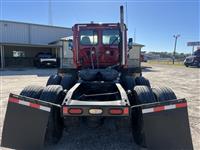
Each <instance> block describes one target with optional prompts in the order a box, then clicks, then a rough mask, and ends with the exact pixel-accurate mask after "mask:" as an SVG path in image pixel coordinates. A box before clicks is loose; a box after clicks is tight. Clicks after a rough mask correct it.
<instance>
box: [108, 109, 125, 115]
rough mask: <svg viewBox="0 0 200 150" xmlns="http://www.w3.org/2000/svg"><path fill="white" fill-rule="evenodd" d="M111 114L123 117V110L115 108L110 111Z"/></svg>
mask: <svg viewBox="0 0 200 150" xmlns="http://www.w3.org/2000/svg"><path fill="white" fill-rule="evenodd" d="M109 113H110V114H112V115H121V114H123V110H122V109H120V108H113V109H110V110H109Z"/></svg>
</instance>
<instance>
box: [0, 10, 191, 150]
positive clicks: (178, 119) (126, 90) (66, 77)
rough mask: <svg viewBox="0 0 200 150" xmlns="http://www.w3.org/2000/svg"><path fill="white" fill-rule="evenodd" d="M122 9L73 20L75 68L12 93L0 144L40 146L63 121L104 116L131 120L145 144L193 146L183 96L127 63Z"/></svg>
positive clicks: (54, 136) (57, 134)
mask: <svg viewBox="0 0 200 150" xmlns="http://www.w3.org/2000/svg"><path fill="white" fill-rule="evenodd" d="M120 10H121V11H120V12H121V13H120V14H121V20H120V23H107V24H94V23H91V24H76V25H74V27H73V33H74V35H73V59H74V64H75V66H76V68H74V69H65V70H63V69H62V70H60V71H58V74H56V75H51V76H50V77H49V79H48V81H47V84H46V87H41V86H28V87H25V88H24V89H23V90H22V92H21V93H20V94H19V95H16V94H12V93H11V94H10V97H9V100H8V106H7V112H6V116H5V121H4V126H3V134H2V142H1V146H3V147H9V148H15V149H39V148H43V146H44V144H52V143H57V142H58V141H59V140H60V138H61V137H62V132H63V128H64V127H66V128H67V127H68V125H67V124H65V122H69V121H70V120H73V118H77V119H81V118H83V117H87V118H93V119H94V118H95V120H98V121H97V122H99V125H101V124H102V123H103V122H102V118H115V119H116V122H118V121H122V124H131V128H132V133H130V134H133V138H134V140H135V142H136V143H137V144H139V145H141V146H144V147H147V148H148V149H152V150H158V149H159V150H161V149H162V150H164V149H168V150H175V149H176V150H178V149H180V150H181V149H182V150H191V149H193V146H192V140H191V134H190V127H189V121H188V113H187V101H186V100H185V99H184V98H183V99H177V98H176V95H175V94H174V92H173V91H172V90H171V89H170V88H167V87H161V88H151V85H150V82H149V80H148V79H146V78H144V77H142V76H141V74H138V72H137V71H135V70H134V68H131V67H129V66H128V64H127V51H128V47H127V33H126V32H127V28H126V26H125V24H124V22H123V7H121V9H120ZM131 44H132V40H131V39H129V43H128V45H129V47H131V46H132V45H131ZM88 121H89V120H88ZM108 121H109V119H108Z"/></svg>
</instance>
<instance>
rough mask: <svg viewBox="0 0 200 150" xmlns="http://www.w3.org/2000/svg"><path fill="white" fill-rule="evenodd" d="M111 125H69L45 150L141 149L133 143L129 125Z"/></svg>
mask: <svg viewBox="0 0 200 150" xmlns="http://www.w3.org/2000/svg"><path fill="white" fill-rule="evenodd" d="M109 122H110V121H109ZM111 122H112V121H111ZM113 125H114V123H112V124H110V123H108V124H106V125H103V126H98V127H88V126H87V125H85V124H83V123H81V124H80V125H79V126H78V127H77V126H76V125H74V126H70V128H68V129H66V131H65V132H64V135H63V137H62V139H61V141H60V142H59V143H58V144H57V145H54V146H48V147H46V149H45V150H142V149H141V148H140V147H139V146H138V145H136V144H135V142H134V140H133V136H132V132H131V128H130V127H127V126H126V127H114V126H113ZM143 150H145V149H143Z"/></svg>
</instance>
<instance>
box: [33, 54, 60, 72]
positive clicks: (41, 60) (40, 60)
mask: <svg viewBox="0 0 200 150" xmlns="http://www.w3.org/2000/svg"><path fill="white" fill-rule="evenodd" d="M34 66H35V67H37V68H40V67H58V66H59V60H58V59H57V58H56V57H55V56H54V55H53V54H52V53H43V52H41V53H38V54H37V55H36V56H35V58H34Z"/></svg>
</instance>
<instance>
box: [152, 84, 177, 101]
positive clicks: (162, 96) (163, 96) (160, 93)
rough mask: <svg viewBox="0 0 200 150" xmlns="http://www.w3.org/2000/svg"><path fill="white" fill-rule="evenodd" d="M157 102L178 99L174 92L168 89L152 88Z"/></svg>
mask: <svg viewBox="0 0 200 150" xmlns="http://www.w3.org/2000/svg"><path fill="white" fill-rule="evenodd" d="M152 90H153V93H154V95H155V97H156V99H157V101H160V102H162V101H168V100H173V99H176V95H175V94H174V92H173V91H172V90H171V89H170V88H168V87H158V88H152Z"/></svg>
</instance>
